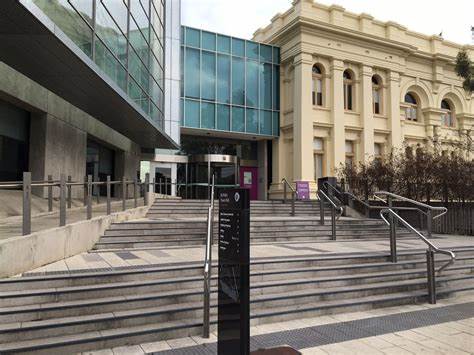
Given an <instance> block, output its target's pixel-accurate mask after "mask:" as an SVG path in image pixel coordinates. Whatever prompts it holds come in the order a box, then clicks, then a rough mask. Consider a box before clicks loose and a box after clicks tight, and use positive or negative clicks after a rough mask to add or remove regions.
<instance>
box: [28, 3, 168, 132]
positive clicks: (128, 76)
mask: <svg viewBox="0 0 474 355" xmlns="http://www.w3.org/2000/svg"><path fill="white" fill-rule="evenodd" d="M30 1H31V2H33V3H34V4H35V5H36V6H37V7H38V8H40V9H41V10H42V11H43V12H44V14H45V15H46V16H48V17H49V18H50V19H51V20H52V21H53V22H54V23H55V24H56V25H57V26H58V27H59V28H60V29H61V30H62V31H63V32H64V33H65V34H66V35H67V36H68V37H69V38H70V39H71V40H72V41H73V42H74V43H75V44H76V45H77V46H78V47H79V48H80V49H81V50H82V51H83V52H84V53H85V54H86V55H87V56H88V57H89V58H91V59H92V60H93V61H94V62H95V63H96V64H97V65H98V66H99V68H100V69H101V70H102V71H103V72H104V73H105V74H106V75H107V76H108V77H109V78H110V79H112V80H113V81H114V82H115V83H116V84H117V86H118V87H119V88H120V89H122V90H123V91H124V92H125V93H126V94H128V96H129V97H130V98H131V99H132V100H133V101H135V102H136V103H137V104H138V105H139V106H140V107H141V109H142V110H143V112H144V113H145V114H146V115H147V116H149V117H150V118H151V119H152V120H154V121H155V122H156V123H157V124H158V126H159V127H163V113H164V109H163V106H164V105H163V104H164V99H163V97H164V95H163V91H164V74H163V73H164V37H165V36H164V16H165V4H164V0H30Z"/></svg>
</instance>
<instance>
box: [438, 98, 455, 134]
mask: <svg viewBox="0 0 474 355" xmlns="http://www.w3.org/2000/svg"><path fill="white" fill-rule="evenodd" d="M441 110H443V113H442V114H441V124H442V125H443V126H446V127H454V112H453V110H452V109H451V105H450V104H449V102H448V101H447V100H443V101H441Z"/></svg>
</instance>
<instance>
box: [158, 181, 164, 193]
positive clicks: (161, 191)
mask: <svg viewBox="0 0 474 355" xmlns="http://www.w3.org/2000/svg"><path fill="white" fill-rule="evenodd" d="M159 186H160V195H163V190H162V184H161V178H160V180H159Z"/></svg>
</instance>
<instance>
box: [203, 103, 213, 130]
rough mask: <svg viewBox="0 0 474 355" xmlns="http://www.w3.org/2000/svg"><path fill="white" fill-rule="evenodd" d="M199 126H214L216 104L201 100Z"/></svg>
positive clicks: (209, 127)
mask: <svg viewBox="0 0 474 355" xmlns="http://www.w3.org/2000/svg"><path fill="white" fill-rule="evenodd" d="M201 128H208V129H214V128H216V105H215V104H211V103H209V102H201Z"/></svg>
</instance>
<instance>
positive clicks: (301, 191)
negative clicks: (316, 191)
mask: <svg viewBox="0 0 474 355" xmlns="http://www.w3.org/2000/svg"><path fill="white" fill-rule="evenodd" d="M296 191H297V192H298V200H309V194H310V191H309V182H308V181H297V182H296Z"/></svg>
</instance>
